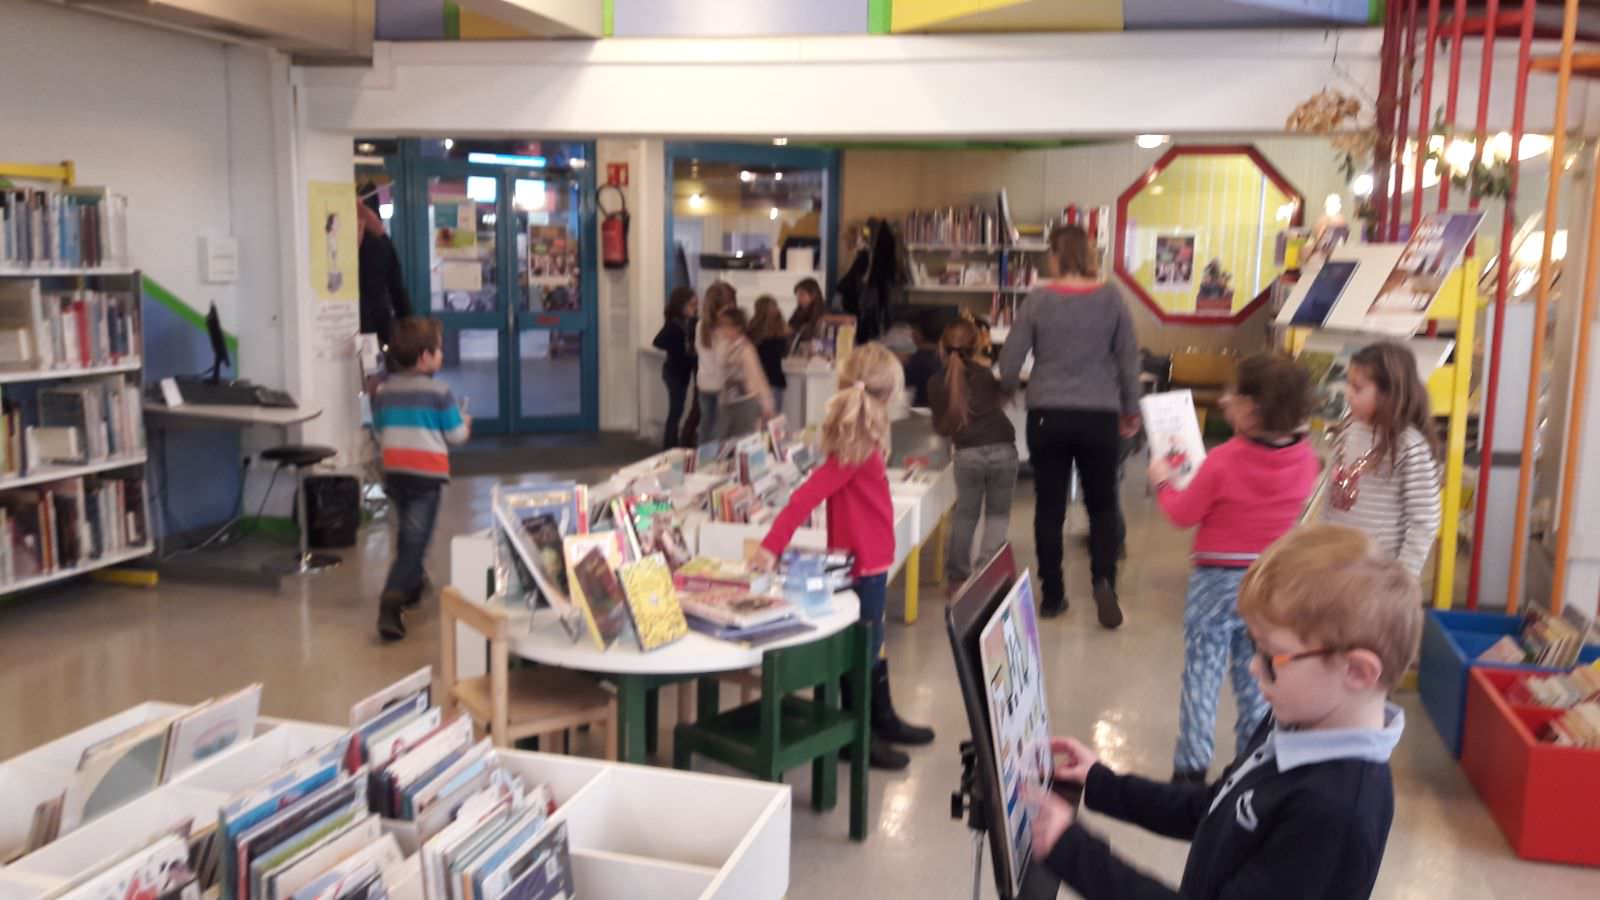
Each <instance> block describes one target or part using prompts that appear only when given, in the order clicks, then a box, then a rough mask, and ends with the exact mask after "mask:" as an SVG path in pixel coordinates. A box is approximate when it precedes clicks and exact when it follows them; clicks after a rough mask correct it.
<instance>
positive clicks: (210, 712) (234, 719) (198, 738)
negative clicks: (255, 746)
mask: <svg viewBox="0 0 1600 900" xmlns="http://www.w3.org/2000/svg"><path fill="white" fill-rule="evenodd" d="M260 712H261V685H260V684H252V685H250V686H249V687H247V688H245V689H243V690H241V691H236V692H234V693H232V694H229V695H227V696H225V697H218V698H217V699H215V700H210V701H207V702H205V703H202V704H201V705H199V706H197V707H195V708H194V709H191V710H189V711H188V712H186V713H183V714H182V715H180V716H178V718H177V719H175V720H173V722H172V736H171V744H170V745H169V746H168V747H167V759H166V766H165V768H164V769H163V771H162V776H161V780H162V781H163V782H167V781H171V780H172V778H173V776H175V775H179V774H182V773H183V772H185V771H187V770H188V769H189V768H191V767H192V766H194V765H195V764H196V763H199V762H202V761H204V760H206V759H209V758H211V757H213V756H216V755H217V754H218V753H221V752H222V751H224V750H226V749H228V748H229V747H232V746H233V745H235V744H237V743H239V742H240V741H247V740H249V739H250V736H251V735H252V734H254V732H255V730H256V717H257V716H258V715H259V714H260Z"/></svg>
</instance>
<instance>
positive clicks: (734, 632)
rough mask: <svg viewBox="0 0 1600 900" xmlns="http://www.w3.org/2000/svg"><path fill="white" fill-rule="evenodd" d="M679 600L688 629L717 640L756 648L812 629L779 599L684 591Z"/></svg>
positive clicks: (737, 592) (726, 591) (742, 592)
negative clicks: (685, 615) (687, 621)
mask: <svg viewBox="0 0 1600 900" xmlns="http://www.w3.org/2000/svg"><path fill="white" fill-rule="evenodd" d="M679 600H680V601H681V602H682V604H683V610H684V612H685V613H686V614H687V615H688V620H689V627H690V628H691V629H693V630H695V631H697V632H700V633H701V634H705V635H708V636H710V637H714V638H717V639H718V640H723V641H732V642H735V643H740V644H744V645H746V646H751V647H758V646H761V645H762V644H768V643H771V642H773V641H777V640H782V639H784V638H788V637H792V636H794V635H796V634H803V633H805V632H807V631H811V630H812V629H813V626H812V625H811V624H810V623H808V622H806V621H805V620H804V619H803V618H802V617H801V616H800V613H799V610H797V609H795V607H794V606H793V605H792V604H790V603H789V602H788V601H787V600H785V599H783V598H782V597H775V596H771V595H767V594H752V593H750V592H749V591H745V590H740V589H738V588H714V589H711V590H703V591H686V592H684V593H683V594H681V595H680V596H679Z"/></svg>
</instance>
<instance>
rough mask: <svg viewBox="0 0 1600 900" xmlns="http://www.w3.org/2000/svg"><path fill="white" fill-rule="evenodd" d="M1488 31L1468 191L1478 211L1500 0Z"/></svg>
mask: <svg viewBox="0 0 1600 900" xmlns="http://www.w3.org/2000/svg"><path fill="white" fill-rule="evenodd" d="M1485 20H1486V21H1487V22H1488V23H1489V27H1487V28H1485V29H1484V30H1483V61H1482V62H1480V63H1479V64H1478V121H1477V125H1476V126H1475V129H1474V131H1473V138H1474V140H1473V148H1472V180H1471V181H1470V182H1469V185H1468V188H1467V194H1468V196H1467V208H1468V209H1477V208H1478V203H1479V200H1478V165H1479V164H1480V163H1482V162H1483V154H1484V151H1485V150H1486V149H1487V147H1485V144H1487V143H1488V140H1489V135H1488V131H1489V90H1490V88H1491V86H1492V85H1493V83H1494V38H1495V32H1496V31H1498V29H1497V28H1496V27H1495V25H1496V23H1498V22H1499V21H1500V0H1489V8H1488V11H1487V13H1486V15H1485ZM1511 155H1512V156H1513V157H1515V156H1516V155H1517V148H1515V147H1513V148H1511ZM1477 243H1478V242H1477V241H1476V240H1474V241H1473V242H1472V243H1471V244H1468V245H1467V255H1468V256H1471V255H1472V251H1473V248H1474V245H1476V244H1477Z"/></svg>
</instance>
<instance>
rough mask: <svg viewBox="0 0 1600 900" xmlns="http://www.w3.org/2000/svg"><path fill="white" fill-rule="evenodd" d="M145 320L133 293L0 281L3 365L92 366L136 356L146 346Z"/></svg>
mask: <svg viewBox="0 0 1600 900" xmlns="http://www.w3.org/2000/svg"><path fill="white" fill-rule="evenodd" d="M140 320H141V316H140V312H139V301H138V298H137V297H136V296H135V295H133V294H130V293H126V292H122V293H117V292H106V291H91V290H76V291H53V290H52V291H44V290H41V288H40V287H39V284H38V283H37V282H34V281H5V282H0V368H5V369H9V370H13V371H17V370H20V371H32V370H54V369H90V368H99V367H103V366H115V365H121V364H123V363H125V362H130V361H132V360H136V359H138V358H140V357H141V356H142V354H143V351H144V346H143V344H144V341H143V338H142V337H141V335H142V333H143V332H142V325H141V323H140Z"/></svg>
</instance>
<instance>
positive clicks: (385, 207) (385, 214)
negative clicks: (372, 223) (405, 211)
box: [378, 203, 394, 222]
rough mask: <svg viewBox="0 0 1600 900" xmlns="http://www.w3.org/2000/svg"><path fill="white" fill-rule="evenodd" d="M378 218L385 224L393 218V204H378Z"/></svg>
mask: <svg viewBox="0 0 1600 900" xmlns="http://www.w3.org/2000/svg"><path fill="white" fill-rule="evenodd" d="M378 218H380V219H382V220H384V221H385V222H387V221H389V220H390V219H392V218H394V204H393V203H379V204H378Z"/></svg>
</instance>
